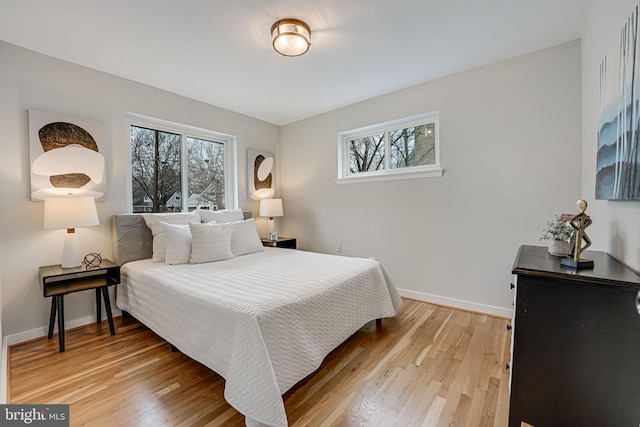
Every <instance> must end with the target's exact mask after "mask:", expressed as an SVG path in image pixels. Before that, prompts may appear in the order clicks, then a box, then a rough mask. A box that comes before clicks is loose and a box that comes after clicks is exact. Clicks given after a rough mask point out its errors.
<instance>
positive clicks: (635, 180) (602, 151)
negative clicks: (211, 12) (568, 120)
mask: <svg viewBox="0 0 640 427" xmlns="http://www.w3.org/2000/svg"><path fill="white" fill-rule="evenodd" d="M638 17H639V6H638V5H636V7H635V8H634V10H633V12H632V14H631V15H630V16H629V18H628V19H627V22H626V23H625V24H624V26H623V27H622V29H621V30H620V37H619V40H618V41H617V43H616V44H615V46H613V47H612V48H611V49H609V51H608V52H607V53H606V55H605V57H604V59H603V60H602V62H601V64H600V99H599V105H598V154H597V162H596V199H602V200H640V170H639V169H640V151H639V149H638V148H639V147H638V145H639V140H640V27H639V24H640V23H639V22H638Z"/></svg>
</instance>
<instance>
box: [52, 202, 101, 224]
mask: <svg viewBox="0 0 640 427" xmlns="http://www.w3.org/2000/svg"><path fill="white" fill-rule="evenodd" d="M99 224H100V221H99V220H98V211H97V210H96V201H95V199H94V198H93V197H52V198H48V199H45V200H44V228H47V229H58V228H79V227H91V226H93V225H99Z"/></svg>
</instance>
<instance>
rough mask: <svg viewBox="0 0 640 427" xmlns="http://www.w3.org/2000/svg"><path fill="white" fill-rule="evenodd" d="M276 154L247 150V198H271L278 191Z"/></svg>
mask: <svg viewBox="0 0 640 427" xmlns="http://www.w3.org/2000/svg"><path fill="white" fill-rule="evenodd" d="M275 157H276V156H275V154H273V153H269V152H267V151H259V150H254V149H251V148H250V149H248V150H247V189H248V194H247V199H248V200H249V201H250V202H252V201H257V200H260V199H270V198H272V197H273V196H274V195H275V192H276V163H275Z"/></svg>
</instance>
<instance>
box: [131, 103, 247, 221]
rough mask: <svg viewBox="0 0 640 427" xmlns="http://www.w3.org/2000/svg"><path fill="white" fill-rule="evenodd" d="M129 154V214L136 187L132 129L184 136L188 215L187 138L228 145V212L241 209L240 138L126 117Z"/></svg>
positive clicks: (183, 176)
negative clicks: (239, 187)
mask: <svg viewBox="0 0 640 427" xmlns="http://www.w3.org/2000/svg"><path fill="white" fill-rule="evenodd" d="M125 118H126V120H125V122H126V132H127V141H128V150H127V158H128V163H127V211H128V212H133V183H132V170H131V126H138V127H144V128H150V129H155V130H159V131H163V132H170V133H175V134H178V135H180V150H181V151H180V163H181V171H180V186H181V187H182V197H181V204H182V206H181V211H182V212H188V210H189V205H188V199H189V197H184V195H185V194H189V185H188V166H189V162H188V150H187V138H195V139H203V140H207V141H212V142H218V143H222V144H224V153H225V155H224V157H225V159H224V180H225V195H224V198H225V209H237V208H238V172H237V163H238V162H237V159H238V149H237V145H238V144H237V137H236V136H235V135H231V134H226V133H222V132H217V131H213V130H209V129H204V128H199V127H196V126H191V125H185V124H182V123H176V122H172V121H169V120H164V119H156V118H154V117H148V116H143V115H140V114H135V113H129V112H127V113H125Z"/></svg>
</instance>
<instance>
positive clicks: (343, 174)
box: [336, 111, 443, 184]
mask: <svg viewBox="0 0 640 427" xmlns="http://www.w3.org/2000/svg"><path fill="white" fill-rule="evenodd" d="M439 119H440V112H439V111H434V112H430V113H425V114H419V115H415V116H411V117H405V118H402V119H397V120H391V121H388V122H384V123H377V124H374V125H370V126H365V127H361V128H357V129H352V130H348V131H344V132H339V133H338V177H337V178H336V183H337V184H352V183H361V182H375V181H392V180H401V179H418V178H436V177H440V176H442V174H443V169H442V168H441V166H440V120H439ZM431 123H433V124H434V126H435V136H434V146H435V163H434V164H432V165H420V166H405V167H402V168H396V169H391V168H390V164H391V160H390V155H391V144H390V142H389V132H393V131H396V130H401V129H405V128H409V127H415V126H419V125H426V124H431ZM381 132H382V133H383V139H384V153H385V154H384V169H382V170H377V171H365V172H355V173H353V172H351V170H350V165H351V155H350V150H349V141H350V140H353V139H358V138H363V137H366V136H373V135H379V134H380V133H381Z"/></svg>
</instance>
